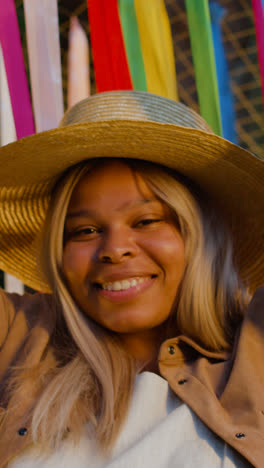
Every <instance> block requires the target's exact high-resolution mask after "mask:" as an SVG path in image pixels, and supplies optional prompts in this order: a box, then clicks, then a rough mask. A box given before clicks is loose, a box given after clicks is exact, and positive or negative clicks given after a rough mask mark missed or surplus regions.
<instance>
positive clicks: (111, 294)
mask: <svg viewBox="0 0 264 468" xmlns="http://www.w3.org/2000/svg"><path fill="white" fill-rule="evenodd" d="M141 276H143V275H141ZM146 276H150V275H146ZM126 278H129V276H127V277H126ZM130 278H132V276H130ZM122 279H125V277H124V276H122ZM156 279H157V276H153V275H152V277H149V278H148V279H146V281H144V282H142V283H139V284H136V286H132V287H131V288H128V289H124V290H123V291H122V290H121V291H108V290H107V289H99V288H97V287H96V286H95V285H94V290H95V291H96V294H98V296H100V297H102V298H104V299H107V300H109V301H111V302H126V301H131V300H133V299H136V298H137V297H138V296H139V295H140V294H142V293H143V292H145V291H146V290H147V289H149V288H150V287H151V286H152V285H153V283H154V281H155V280H156ZM111 280H112V281H113V277H111ZM119 280H121V278H119ZM116 281H117V280H116ZM104 282H106V281H104Z"/></svg>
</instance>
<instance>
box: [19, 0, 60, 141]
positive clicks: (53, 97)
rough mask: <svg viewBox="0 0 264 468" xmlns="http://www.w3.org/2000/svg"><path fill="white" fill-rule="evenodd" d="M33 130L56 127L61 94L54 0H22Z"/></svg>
mask: <svg viewBox="0 0 264 468" xmlns="http://www.w3.org/2000/svg"><path fill="white" fill-rule="evenodd" d="M24 11H25V20H26V34H27V50H28V57H29V66H30V77H31V89H32V98H33V107H34V115H35V122H36V129H37V131H38V132H40V131H44V130H49V129H51V128H55V127H57V126H58V123H59V121H60V119H61V118H62V116H63V93H62V79H61V60H60V43H59V25H58V8H57V0H45V1H43V0H24Z"/></svg>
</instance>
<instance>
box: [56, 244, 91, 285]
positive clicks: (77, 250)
mask: <svg viewBox="0 0 264 468" xmlns="http://www.w3.org/2000/svg"><path fill="white" fill-rule="evenodd" d="M90 257H91V254H90V252H89V251H87V249H86V248H85V247H84V246H83V247H80V244H77V243H76V244H73V243H70V244H67V245H66V246H65V248H64V252H63V261H62V268H63V272H64V274H65V276H66V278H67V279H68V280H70V279H71V278H72V277H76V276H79V275H80V276H82V275H83V274H85V273H87V269H89V266H90V263H91V260H90Z"/></svg>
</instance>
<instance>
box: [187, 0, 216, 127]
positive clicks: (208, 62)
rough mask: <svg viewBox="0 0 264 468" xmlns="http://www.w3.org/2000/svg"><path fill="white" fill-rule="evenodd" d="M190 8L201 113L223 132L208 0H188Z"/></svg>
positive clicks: (189, 21) (210, 123) (192, 45)
mask: <svg viewBox="0 0 264 468" xmlns="http://www.w3.org/2000/svg"><path fill="white" fill-rule="evenodd" d="M186 9H187V16H188V25H189V33H190V40H191V48H192V56H193V62H194V69H195V76H196V84H197V92H198V99H199V105H200V112H201V115H202V117H203V118H204V119H205V120H206V121H207V122H208V124H209V125H210V126H211V128H212V130H213V131H214V132H215V133H216V134H217V135H222V126H221V117H220V104H219V95H218V85H217V74H216V65H215V60H214V49H213V39H212V30H211V22H210V12H209V6H208V0H199V2H197V0H186Z"/></svg>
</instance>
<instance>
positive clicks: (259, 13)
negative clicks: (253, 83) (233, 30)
mask: <svg viewBox="0 0 264 468" xmlns="http://www.w3.org/2000/svg"><path fill="white" fill-rule="evenodd" d="M252 6H253V11H254V17H255V26H256V39H257V49H258V61H259V69H260V78H261V87H262V100H263V107H264V0H252Z"/></svg>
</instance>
